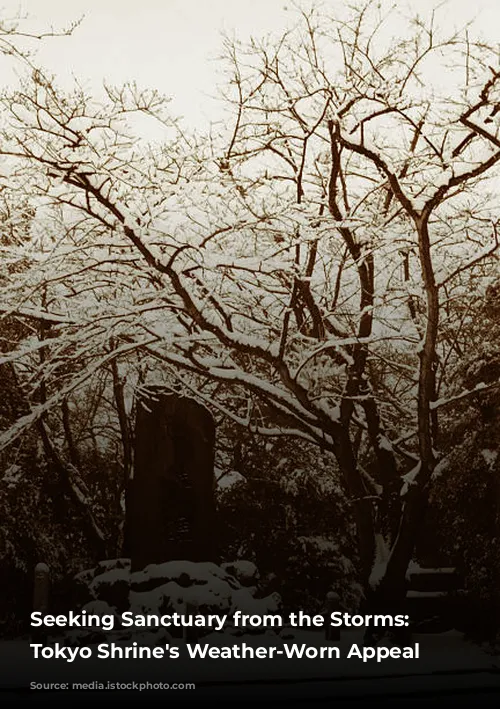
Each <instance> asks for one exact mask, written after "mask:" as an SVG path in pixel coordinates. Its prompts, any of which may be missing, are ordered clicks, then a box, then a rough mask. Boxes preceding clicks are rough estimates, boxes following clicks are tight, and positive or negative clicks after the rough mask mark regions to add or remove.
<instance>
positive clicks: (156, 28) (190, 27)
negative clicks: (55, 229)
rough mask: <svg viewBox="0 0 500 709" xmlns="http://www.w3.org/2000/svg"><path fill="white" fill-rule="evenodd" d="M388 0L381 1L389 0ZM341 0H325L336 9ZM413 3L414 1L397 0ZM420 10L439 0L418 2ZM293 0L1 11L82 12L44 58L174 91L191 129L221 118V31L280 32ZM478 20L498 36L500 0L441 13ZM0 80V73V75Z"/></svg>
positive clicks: (84, 4) (189, 0)
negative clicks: (218, 94) (216, 99)
mask: <svg viewBox="0 0 500 709" xmlns="http://www.w3.org/2000/svg"><path fill="white" fill-rule="evenodd" d="M385 1H386V0H382V3H385ZM336 2H337V0H323V4H325V5H327V6H331V7H333V8H334V7H335V4H336ZM398 4H399V5H400V6H408V5H409V4H411V3H409V0H398ZM412 4H413V8H414V9H415V10H417V9H418V11H419V12H420V13H422V14H425V13H426V12H428V11H429V8H431V7H435V6H436V5H437V4H438V3H437V2H436V1H435V0H414V2H413V3H412ZM287 5H288V6H289V7H290V6H292V5H293V2H292V1H290V0H134V1H132V0H3V1H2V0H0V16H1V17H2V18H9V17H13V16H14V15H15V13H16V12H19V11H21V12H22V13H23V14H28V15H29V16H30V20H29V25H28V24H24V25H23V26H26V27H27V26H31V27H36V28H38V29H44V28H47V27H50V25H53V26H54V27H56V28H57V27H61V26H65V25H67V24H68V23H69V22H71V21H72V20H75V19H78V18H79V17H81V16H82V15H84V16H85V17H84V19H83V22H82V24H81V26H80V27H79V28H77V29H76V30H75V33H74V35H73V36H72V37H70V38H56V39H48V40H46V41H44V43H42V44H41V45H40V49H39V55H38V56H39V61H40V63H41V64H42V65H43V66H45V67H46V68H47V69H49V70H50V71H51V72H53V73H55V74H56V75H57V76H58V77H60V78H62V79H64V80H69V78H70V76H71V74H72V73H74V74H75V75H76V76H78V77H79V78H80V79H83V81H84V82H88V84H87V85H88V86H90V87H91V86H98V85H100V84H101V83H102V80H103V79H106V80H107V81H109V82H111V83H116V84H120V83H123V82H124V81H126V80H129V79H135V80H137V82H138V84H139V85H141V86H144V87H152V88H157V89H159V90H160V91H161V92H162V93H165V94H167V95H168V96H171V97H172V110H173V112H174V113H175V114H177V115H179V114H181V115H183V116H184V117H185V119H186V120H187V121H188V123H189V124H191V125H192V126H193V127H200V128H201V129H203V128H205V127H206V126H207V124H208V121H209V119H211V118H214V117H216V116H217V109H216V104H215V103H214V102H211V101H210V100H209V99H208V98H207V96H208V95H213V94H215V86H216V83H217V63H216V62H215V61H214V58H215V57H216V56H217V54H218V52H219V50H220V47H221V38H220V33H221V31H222V30H229V31H231V30H234V31H235V32H236V33H237V34H239V35H243V36H245V35H246V36H248V35H249V34H254V35H260V34H262V33H265V32H268V31H273V30H278V29H280V28H282V27H285V26H286V24H287V23H288V22H289V18H290V12H289V11H288V8H287ZM474 15H476V16H477V25H478V28H479V30H480V31H481V32H483V33H484V34H485V36H486V37H489V39H490V40H493V41H495V42H496V41H498V27H499V26H500V0H474V1H473V2H471V0H448V2H447V3H445V4H444V5H443V4H442V6H441V8H440V9H439V11H438V17H439V20H440V23H441V24H444V25H453V24H462V23H464V22H465V21H466V20H468V19H471V18H472V17H473V16H474ZM0 81H1V79H0Z"/></svg>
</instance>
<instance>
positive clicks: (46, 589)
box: [31, 563, 50, 643]
mask: <svg viewBox="0 0 500 709" xmlns="http://www.w3.org/2000/svg"><path fill="white" fill-rule="evenodd" d="M49 595H50V569H49V567H48V566H47V564H41V563H40V564H37V565H36V566H35V578H34V582H33V611H39V612H40V613H42V614H43V615H45V614H46V613H47V611H48V610H49ZM31 638H32V640H33V641H34V642H42V643H43V642H45V641H46V638H47V629H46V628H45V629H44V627H43V626H42V627H41V628H33V629H32V632H31Z"/></svg>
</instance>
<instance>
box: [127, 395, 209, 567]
mask: <svg viewBox="0 0 500 709" xmlns="http://www.w3.org/2000/svg"><path fill="white" fill-rule="evenodd" d="M214 451H215V424H214V420H213V417H212V415H211V414H210V412H209V411H208V409H206V408H205V407H204V406H202V405H201V404H199V403H197V402H196V401H195V400H194V399H190V398H188V397H183V396H180V395H179V394H175V393H170V392H165V390H164V388H163V387H158V386H155V387H148V388H145V389H143V390H142V393H141V397H140V398H139V400H138V402H137V414H136V422H135V441H134V466H133V476H132V479H131V480H130V482H129V486H128V490H127V498H126V521H125V535H126V553H127V555H129V556H130V558H131V563H132V570H138V569H142V568H144V566H146V565H147V564H151V563H161V562H164V561H171V560H173V559H187V560H189V561H215V498H214V487H215V478H214Z"/></svg>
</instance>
